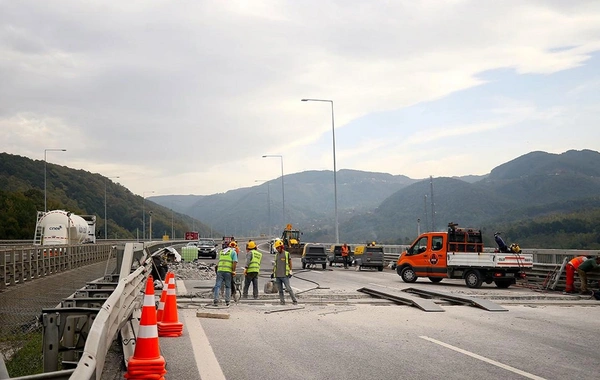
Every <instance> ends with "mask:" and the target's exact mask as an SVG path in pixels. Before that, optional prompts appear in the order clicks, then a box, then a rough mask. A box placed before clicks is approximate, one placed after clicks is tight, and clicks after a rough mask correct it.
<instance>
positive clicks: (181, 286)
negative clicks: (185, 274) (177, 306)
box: [175, 280, 187, 296]
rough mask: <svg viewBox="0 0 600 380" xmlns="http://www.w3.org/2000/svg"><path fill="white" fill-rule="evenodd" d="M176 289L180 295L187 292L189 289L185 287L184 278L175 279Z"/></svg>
mask: <svg viewBox="0 0 600 380" xmlns="http://www.w3.org/2000/svg"><path fill="white" fill-rule="evenodd" d="M175 289H177V295H178V296H183V295H186V294H187V289H186V287H185V284H184V282H183V280H177V281H175Z"/></svg>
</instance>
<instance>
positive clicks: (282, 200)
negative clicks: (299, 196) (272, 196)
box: [263, 154, 285, 225]
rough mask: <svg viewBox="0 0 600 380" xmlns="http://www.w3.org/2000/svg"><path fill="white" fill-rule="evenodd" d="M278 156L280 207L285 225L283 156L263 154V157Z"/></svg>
mask: <svg viewBox="0 0 600 380" xmlns="http://www.w3.org/2000/svg"><path fill="white" fill-rule="evenodd" d="M267 157H279V158H280V159H281V209H282V213H283V224H284V225H285V187H284V185H283V156H282V155H281V154H265V155H263V158H267Z"/></svg>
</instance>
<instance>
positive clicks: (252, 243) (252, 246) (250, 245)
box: [246, 240, 256, 249]
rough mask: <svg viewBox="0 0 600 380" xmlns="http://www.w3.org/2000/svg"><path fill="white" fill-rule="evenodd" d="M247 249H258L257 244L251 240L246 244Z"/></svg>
mask: <svg viewBox="0 0 600 380" xmlns="http://www.w3.org/2000/svg"><path fill="white" fill-rule="evenodd" d="M246 249H256V243H255V242H253V241H252V240H250V241H249V242H248V244H246Z"/></svg>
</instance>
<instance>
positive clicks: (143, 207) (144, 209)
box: [142, 191, 154, 241]
mask: <svg viewBox="0 0 600 380" xmlns="http://www.w3.org/2000/svg"><path fill="white" fill-rule="evenodd" d="M152 193H154V191H144V192H143V193H142V197H143V198H144V200H143V201H142V224H143V226H142V241H145V240H146V194H152Z"/></svg>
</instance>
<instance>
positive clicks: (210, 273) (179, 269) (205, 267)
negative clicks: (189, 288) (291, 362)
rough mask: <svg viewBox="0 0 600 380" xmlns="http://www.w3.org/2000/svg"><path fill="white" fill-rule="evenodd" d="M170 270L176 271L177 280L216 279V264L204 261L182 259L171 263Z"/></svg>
mask: <svg viewBox="0 0 600 380" xmlns="http://www.w3.org/2000/svg"><path fill="white" fill-rule="evenodd" d="M169 272H173V273H175V279H177V280H214V279H215V278H216V277H217V275H216V273H215V264H207V263H205V262H202V261H198V260H194V261H191V262H190V261H181V262H171V263H169Z"/></svg>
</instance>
